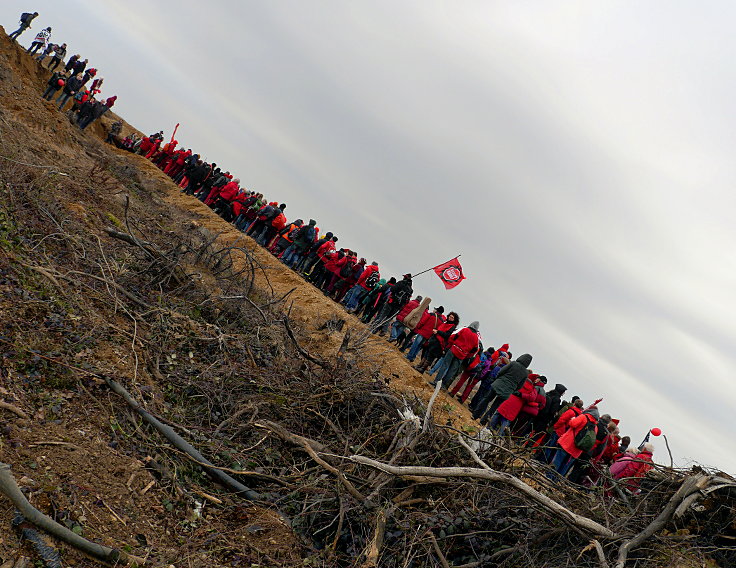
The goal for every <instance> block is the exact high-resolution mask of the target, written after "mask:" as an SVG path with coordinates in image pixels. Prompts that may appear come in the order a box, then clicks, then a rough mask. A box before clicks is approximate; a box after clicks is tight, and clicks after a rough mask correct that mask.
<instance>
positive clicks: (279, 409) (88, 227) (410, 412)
mask: <svg viewBox="0 0 736 568" xmlns="http://www.w3.org/2000/svg"><path fill="white" fill-rule="evenodd" d="M0 59H2V60H3V61H2V63H3V64H2V65H0V70H2V71H1V72H0V103H1V104H0V109H1V112H0V156H1V157H0V294H1V295H0V316H2V317H1V320H0V321H1V324H0V325H2V329H1V330H0V357H1V360H0V365H1V367H0V372H1V374H0V461H1V462H4V463H5V464H9V465H10V466H11V469H10V470H8V469H3V470H1V471H0V490H2V491H4V492H5V493H6V494H7V495H8V496H9V497H10V496H12V495H11V493H12V492H11V491H10V490H9V489H8V487H10V486H12V485H13V483H14V482H15V483H17V484H18V486H19V487H20V489H21V492H22V496H21V498H17V499H16V501H19V499H23V500H25V499H27V500H28V501H29V502H30V506H31V507H33V508H35V510H38V511H40V512H42V513H43V514H45V515H48V516H49V517H50V518H51V519H52V520H53V521H54V523H55V525H58V526H61V527H65V528H66V529H68V530H69V531H71V533H72V534H73V535H75V536H77V537H79V536H81V537H83V538H84V539H86V540H88V541H90V542H93V543H96V544H98V545H103V546H105V547H109V548H110V549H113V552H112V553H111V552H110V551H107V550H105V551H103V553H104V555H106V556H107V558H113V559H117V561H119V562H131V563H139V564H143V563H145V564H147V565H151V566H169V565H172V564H173V565H175V566H177V567H186V566H251V567H253V566H329V567H338V566H345V567H348V566H364V567H371V566H381V567H397V568H398V567H402V568H404V567H406V568H408V567H415V568H418V567H429V566H456V567H457V566H466V567H470V566H497V565H498V566H509V567H512V566H522V565H524V566H539V567H542V566H550V567H552V566H554V567H557V566H560V567H562V566H596V567H602V566H623V565H626V566H634V565H641V566H644V565H646V566H652V567H656V566H682V567H686V566H703V565H720V566H733V565H735V564H736V547H735V546H734V545H735V544H736V524H735V521H734V519H735V518H736V510H735V508H734V505H735V499H736V493H735V492H736V488H735V487H734V482H733V481H732V480H731V478H730V477H728V476H725V475H724V474H719V473H717V472H711V471H705V470H701V469H695V470H693V471H676V470H673V469H670V468H661V467H660V468H657V470H655V471H654V472H653V473H652V474H651V475H650V476H649V477H648V478H647V479H646V480H645V482H644V483H643V485H642V487H643V492H642V495H641V496H639V497H636V498H630V497H629V498H626V499H623V498H620V497H619V498H615V499H612V498H610V497H606V495H605V494H604V493H603V491H599V490H594V491H584V490H582V489H580V488H576V487H574V486H571V485H567V484H559V485H551V484H550V483H549V482H548V481H547V479H546V477H545V475H544V473H545V471H544V469H543V468H542V466H540V465H539V464H536V462H534V461H533V460H531V459H530V455H529V452H527V451H525V450H519V449H518V448H516V447H514V451H511V450H510V449H509V447H510V446H509V445H508V443H507V442H502V443H498V444H497V443H495V442H490V441H489V442H486V443H481V442H479V441H478V440H477V439H475V438H474V437H473V435H472V434H473V433H474V430H473V429H472V428H470V427H469V425H470V420H469V419H468V417H467V415H466V414H464V410H462V409H458V408H457V407H456V405H453V404H451V403H449V402H448V400H449V399H447V398H445V397H444V395H441V396H440V397H439V398H437V399H436V402H435V403H434V405H433V407H432V411H431V413H430V412H428V404H427V400H428V399H429V395H430V394H431V391H429V390H428V389H427V387H425V386H424V384H423V381H422V379H421V377H419V376H418V375H417V374H416V373H415V372H414V371H413V370H412V369H411V368H410V367H409V366H408V365H407V364H406V363H404V361H403V359H402V357H401V356H400V355H398V354H397V353H396V352H395V351H394V350H393V348H389V347H387V346H386V345H384V344H383V343H382V342H376V341H375V340H373V339H372V338H371V337H369V336H368V334H367V333H366V332H365V329H364V328H363V327H362V326H361V325H360V324H358V323H357V322H356V321H355V320H353V319H352V318H348V317H346V316H344V315H341V313H342V312H340V310H339V309H338V308H337V307H335V306H334V305H332V304H331V302H330V301H329V300H327V299H325V298H324V297H322V295H321V294H320V293H318V292H316V291H315V290H313V289H311V287H310V286H309V285H307V284H305V283H304V282H302V281H301V280H300V279H299V277H298V276H296V275H295V274H293V273H291V272H290V271H288V270H286V269H284V268H283V267H282V266H281V265H280V264H279V263H278V262H276V261H274V259H273V258H271V257H270V256H269V255H268V254H267V253H265V252H264V251H262V250H260V249H258V248H257V247H255V246H254V244H253V243H252V241H250V240H249V239H247V238H245V237H242V236H241V235H240V234H239V233H237V232H235V231H234V230H233V229H232V228H231V227H229V226H228V225H226V224H225V223H224V222H222V221H221V220H220V219H219V218H217V217H215V216H214V215H212V214H210V212H209V211H208V210H207V209H206V208H205V207H204V206H202V205H201V204H199V203H198V202H196V203H192V202H191V200H188V199H187V198H184V197H182V196H181V195H180V194H179V193H178V191H177V190H176V188H175V187H173V185H172V184H170V183H169V182H168V181H167V180H166V178H165V177H164V176H162V175H161V174H160V173H159V172H158V171H157V170H155V168H153V166H151V165H150V164H148V163H147V162H145V161H144V160H143V159H141V158H139V157H136V156H130V155H127V154H123V153H119V152H118V151H116V150H113V149H111V148H109V147H106V146H104V145H103V144H102V143H101V142H100V141H99V140H98V139H97V138H96V137H95V136H91V135H90V134H89V133H87V134H82V133H80V132H78V131H75V130H74V129H73V128H72V127H70V125H69V124H68V123H67V121H66V119H65V117H64V116H63V115H61V114H59V113H58V112H56V111H55V110H54V109H52V108H51V106H50V105H46V104H45V103H43V102H41V101H40V97H38V93H40V89H41V87H40V85H41V82H42V81H43V75H42V74H41V73H40V72H38V71H37V69H36V68H35V64H33V63H31V61H30V59H29V58H26V57H25V56H24V55H23V54H21V53H20V52H19V50H18V49H16V48H15V47H14V46H13V45H11V44H10V42H8V41H7V38H6V37H5V36H4V35H3V36H2V38H0ZM109 120H110V119H107V122H106V123H105V124H107V123H108V122H109ZM103 126H104V124H103V125H98V126H97V131H96V134H97V135H99V134H101V129H102V128H103ZM126 396H127V400H126ZM427 416H431V417H433V418H434V420H431V419H430V420H425V418H426V417H427ZM425 424H426V427H424V426H425ZM10 474H12V475H10ZM10 488H11V489H12V487H10ZM16 497H17V495H16ZM16 507H18V502H15V503H11V501H10V499H9V498H6V497H0V526H2V527H3V530H2V531H0V566H2V567H3V568H7V567H11V566H14V565H17V566H22V565H24V563H25V565H27V566H30V565H32V564H33V563H40V564H44V565H47V566H60V565H62V563H63V565H75V566H93V565H98V561H96V560H92V559H90V557H89V556H88V555H85V554H83V553H81V552H79V550H78V549H77V545H71V544H68V543H67V542H64V541H63V540H60V539H58V538H50V537H49V536H48V534H49V531H52V532H53V530H54V529H53V527H49V526H46V527H44V526H43V524H42V522H41V520H39V518H36V517H35V513H34V512H33V510H32V509H29V508H26V509H25V510H23V515H19V514H18V513H17V512H16Z"/></svg>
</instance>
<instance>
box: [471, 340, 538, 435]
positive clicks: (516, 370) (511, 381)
mask: <svg viewBox="0 0 736 568" xmlns="http://www.w3.org/2000/svg"><path fill="white" fill-rule="evenodd" d="M531 362H532V356H531V355H530V354H529V353H524V354H523V355H519V357H517V358H516V360H515V361H511V362H510V363H509V364H508V365H506V366H505V367H503V368H502V369H501V370H500V371H499V373H498V376H497V377H496V380H495V381H493V385H492V386H493V394H494V398H493V399H492V400H491V401H490V404H489V406H488V410H486V411H485V413H484V414H483V415H482V416H481V418H480V421H481V423H483V424H486V423H488V420H489V418H490V417H491V416H493V413H494V412H496V409H497V408H498V407H499V406H500V405H501V403H503V402H504V401H505V400H506V399H507V398H509V397H510V396H511V393H513V392H515V391H518V390H519V389H520V388H521V386H522V385H523V384H524V381H526V379H527V377H528V376H529V369H528V367H529V365H530V364H531ZM477 410H480V409H477Z"/></svg>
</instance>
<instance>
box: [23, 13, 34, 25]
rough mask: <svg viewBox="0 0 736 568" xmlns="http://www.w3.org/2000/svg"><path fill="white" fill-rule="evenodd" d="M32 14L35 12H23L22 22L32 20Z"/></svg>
mask: <svg viewBox="0 0 736 568" xmlns="http://www.w3.org/2000/svg"><path fill="white" fill-rule="evenodd" d="M31 16H33V14H31V13H30V12H23V13H22V14H21V15H20V21H21V23H22V24H25V23H28V22H29V21H30V19H31Z"/></svg>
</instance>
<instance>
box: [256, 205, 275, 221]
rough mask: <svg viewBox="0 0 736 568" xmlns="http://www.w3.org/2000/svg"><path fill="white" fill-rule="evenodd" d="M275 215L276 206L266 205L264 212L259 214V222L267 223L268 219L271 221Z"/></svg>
mask: <svg viewBox="0 0 736 568" xmlns="http://www.w3.org/2000/svg"><path fill="white" fill-rule="evenodd" d="M273 213H274V206H273V205H266V206H265V207H264V208H263V210H262V211H261V212H260V213H259V214H258V220H259V221H265V220H266V219H270V218H271V215H273Z"/></svg>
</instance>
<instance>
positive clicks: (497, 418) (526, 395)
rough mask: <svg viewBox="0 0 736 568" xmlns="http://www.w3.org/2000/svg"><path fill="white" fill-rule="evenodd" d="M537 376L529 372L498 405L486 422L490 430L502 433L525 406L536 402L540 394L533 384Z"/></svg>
mask: <svg viewBox="0 0 736 568" xmlns="http://www.w3.org/2000/svg"><path fill="white" fill-rule="evenodd" d="M537 378H538V375H536V374H535V373H529V374H528V375H527V377H526V379H525V380H524V382H523V383H522V385H521V386H520V387H519V388H518V389H517V390H515V391H514V392H512V393H511V395H510V396H509V397H508V398H506V400H504V401H503V402H502V403H501V404H499V405H498V408H497V409H496V412H494V413H493V416H491V420H490V422H489V424H488V427H489V428H490V429H491V430H498V435H499V436H501V435H503V433H504V430H506V428H507V427H508V426H509V424H511V422H513V421H514V420H516V419H517V418H518V417H519V415H520V414H521V411H522V410H523V409H524V408H525V407H527V406H529V407H530V406H531V405H534V404H537V397H538V396H541V395H540V394H539V392H538V391H537V389H536V386H535V381H536V379H537Z"/></svg>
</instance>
